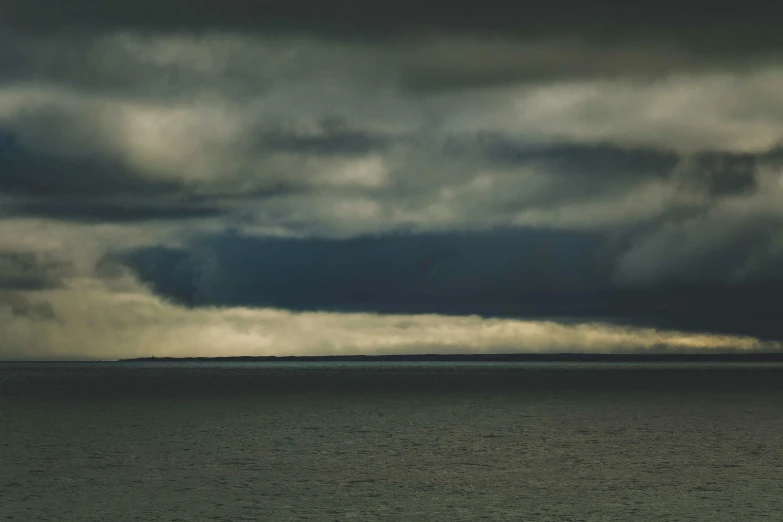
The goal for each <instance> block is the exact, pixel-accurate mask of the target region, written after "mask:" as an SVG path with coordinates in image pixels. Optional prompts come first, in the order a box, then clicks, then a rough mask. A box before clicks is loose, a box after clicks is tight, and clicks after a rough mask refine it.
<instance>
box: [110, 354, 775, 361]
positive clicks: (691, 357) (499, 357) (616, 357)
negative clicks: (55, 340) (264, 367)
mask: <svg viewBox="0 0 783 522" xmlns="http://www.w3.org/2000/svg"><path fill="white" fill-rule="evenodd" d="M406 361H408V362H783V352H776V353H771V352H770V353H667V354H652V353H639V354H623V353H596V354H593V353H591V354H582V353H523V354H522V353H516V354H444V355H441V354H421V355H418V354H411V355H313V356H236V357H138V358H133V359H120V360H119V361H118V362H406Z"/></svg>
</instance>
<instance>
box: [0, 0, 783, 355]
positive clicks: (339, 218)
mask: <svg viewBox="0 0 783 522" xmlns="http://www.w3.org/2000/svg"><path fill="white" fill-rule="evenodd" d="M251 4H252V5H251ZM312 4H313V3H312V2H308V3H306V4H305V3H301V2H299V3H297V2H292V1H289V2H274V1H266V2H255V3H249V2H243V1H242V2H241V1H239V0H223V1H221V2H217V1H214V2H213V1H206V0H205V1H200V2H195V1H192V0H189V1H187V2H186V1H184V0H155V1H154V2H152V1H150V0H133V1H129V0H119V1H117V2H98V3H96V2H91V1H87V0H71V1H69V2H62V1H60V0H57V1H55V0H24V1H19V0H5V1H3V2H2V3H0V359H37V358H48V359H59V358H94V359H116V358H124V357H136V356H151V355H155V356H226V355H316V354H317V355H323V354H359V353H361V354H389V353H487V352H492V353H501V352H548V351H555V352H639V351H642V352H665V351H676V352H680V351H699V352H701V351H727V350H745V351H747V350H750V351H768V350H781V349H783V344H781V342H782V341H783V321H781V318H782V317H783V299H781V296H783V226H782V225H783V204H782V203H783V96H781V93H783V65H782V64H783V34H782V33H780V31H779V27H778V24H776V23H775V22H776V21H777V20H780V17H781V15H783V7H781V6H778V7H774V6H771V7H770V6H768V7H766V9H750V7H749V6H746V5H744V4H736V5H735V4H725V5H718V4H716V5H712V6H710V8H709V10H704V9H696V8H695V7H693V8H692V7H691V6H689V5H688V4H687V3H680V4H678V5H673V6H672V7H667V6H666V5H662V4H660V3H653V2H648V1H642V2H641V3H633V6H632V8H631V6H630V4H627V3H620V2H607V1H605V2H593V3H590V4H589V5H587V3H573V2H572V3H566V2H558V1H547V2H532V3H529V4H525V5H526V7H525V10H524V11H523V12H521V13H516V12H513V11H510V10H509V8H508V7H507V4H506V3H502V4H501V3H499V2H495V1H494V0H490V1H485V2H474V3H463V4H464V5H460V4H453V5H448V4H445V3H442V2H441V3H432V2H431V3H428V4H424V5H419V6H414V5H413V4H405V3H398V4H394V3H388V2H356V1H353V2H348V1H343V0H340V1H330V2H321V3H318V4H316V5H312Z"/></svg>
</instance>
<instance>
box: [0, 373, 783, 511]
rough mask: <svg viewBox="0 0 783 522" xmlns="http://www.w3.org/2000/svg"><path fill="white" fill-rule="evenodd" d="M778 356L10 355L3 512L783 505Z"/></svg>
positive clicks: (0, 457)
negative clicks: (286, 358) (78, 359)
mask: <svg viewBox="0 0 783 522" xmlns="http://www.w3.org/2000/svg"><path fill="white" fill-rule="evenodd" d="M782 452H783V366H781V365H777V364H755V365H754V364H729V363H716V364H713V365H708V364H647V365H644V364H617V363H615V364H598V363H586V364H575V363H559V364H551V363H505V364H504V363H500V364H494V363H388V362H383V363H236V364H233V363H216V364H208V363H183V364H177V363H24V364H22V363H0V520H3V519H7V520H19V521H25V522H27V521H34V520H56V521H67V520H74V521H101V522H104V521H124V520H129V521H130V520H143V521H158V520H159V521H174V520H182V521H190V520H226V521H236V520H270V521H276V520H324V521H332V520H351V519H353V520H362V521H364V520H395V521H396V520H400V521H408V520H410V521H414V520H466V521H473V520H553V521H554V520H556V521H567V520H573V521H576V520H621V521H629V520H634V521H638V520H666V521H669V520H704V521H720V520H731V521H736V520H743V521H746V520H783V486H781V485H782V484H783V453H782Z"/></svg>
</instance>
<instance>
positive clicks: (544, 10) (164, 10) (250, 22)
mask: <svg viewBox="0 0 783 522" xmlns="http://www.w3.org/2000/svg"><path fill="white" fill-rule="evenodd" d="M777 12H780V8H778V7H772V6H768V7H767V9H765V10H758V9H748V8H747V7H745V6H741V5H735V4H715V5H712V6H710V8H709V9H705V8H703V6H696V5H688V4H682V3H680V4H673V5H667V4H663V3H660V2H652V1H644V2H640V3H639V2H637V3H634V4H633V5H631V4H628V3H626V2H620V1H617V0H612V1H602V2H590V3H589V4H584V3H581V2H572V1H569V2H562V1H560V2H558V1H554V2H553V1H547V2H544V1H537V2H534V3H532V4H528V5H526V9H525V12H524V13H514V12H513V11H512V10H511V8H510V7H509V5H508V4H507V3H501V2H498V1H494V0H493V1H490V2H482V3H480V4H470V3H464V4H459V3H444V2H427V3H425V4H411V3H399V2H372V3H368V2H359V1H356V0H334V1H331V2H317V3H315V2H306V3H305V2H296V1H294V2H284V1H277V0H267V1H263V2H256V3H252V4H251V3H248V2H245V1H244V0H222V1H218V0H202V1H191V0H162V1H157V2H153V1H151V0H142V1H138V2H122V3H111V4H105V3H101V4H97V3H95V2H91V1H90V0H73V1H71V2H67V3H65V2H58V1H57V0H7V1H5V2H3V4H2V9H0V14H2V15H3V19H4V20H5V22H6V23H7V24H8V25H10V26H13V27H20V28H25V29H27V28H29V29H38V30H44V29H56V28H59V27H77V26H80V27H84V28H93V29H101V28H134V29H141V30H172V31H173V30H187V29H204V28H223V29H250V30H262V31H270V32H297V31H299V32H306V33H317V34H324V35H329V34H337V35H345V36H364V37H368V38H369V37H379V36H389V35H392V36H393V35H398V34H400V33H409V32H411V31H421V30H435V31H475V32H478V33H482V34H483V33H502V34H524V33H525V32H528V31H530V30H534V31H535V30H536V29H538V30H539V31H551V30H552V29H553V28H557V27H561V26H563V25H565V26H566V27H569V28H577V27H585V26H586V27H589V28H591V29H594V30H595V29H598V28H603V29H604V30H605V31H604V32H605V33H606V32H608V34H610V35H611V34H612V33H613V32H617V33H626V32H631V31H632V30H633V29H634V28H635V27H623V26H624V25H627V24H629V23H630V24H632V25H633V26H636V27H638V26H641V27H658V28H661V27H670V28H672V30H680V31H683V30H685V29H686V28H690V29H692V28H693V24H694V23H695V22H701V24H702V27H705V28H706V29H702V30H701V32H705V31H706V32H714V31H719V30H720V29H721V27H720V26H716V24H717V23H719V22H723V23H726V22H734V24H733V25H734V26H735V27H736V26H739V27H750V26H751V24H758V27H759V28H760V29H771V28H772V26H773V25H774V22H772V21H770V20H769V16H771V15H773V14H775V13H777ZM621 22H624V24H621ZM614 24H617V26H618V27H617V28H616V29H614V31H612V30H607V26H610V27H611V26H613V25H614ZM695 32H696V33H697V34H698V33H699V32H700V31H698V30H697V31H695ZM762 34H763V33H762Z"/></svg>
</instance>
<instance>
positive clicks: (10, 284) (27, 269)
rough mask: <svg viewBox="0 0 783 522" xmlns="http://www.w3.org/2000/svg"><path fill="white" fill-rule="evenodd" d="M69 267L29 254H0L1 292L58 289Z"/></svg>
mask: <svg viewBox="0 0 783 522" xmlns="http://www.w3.org/2000/svg"><path fill="white" fill-rule="evenodd" d="M69 268H70V267H69V266H68V265H66V264H64V263H62V262H58V261H54V260H52V259H47V258H45V257H43V256H41V255H37V254H35V253H29V252H0V291H5V290H46V289H50V288H58V287H59V286H60V285H61V284H62V280H63V277H64V276H65V275H67V274H68V272H69Z"/></svg>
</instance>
